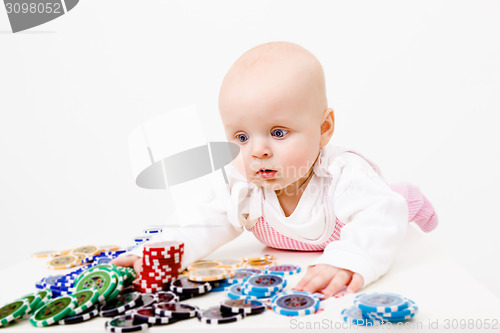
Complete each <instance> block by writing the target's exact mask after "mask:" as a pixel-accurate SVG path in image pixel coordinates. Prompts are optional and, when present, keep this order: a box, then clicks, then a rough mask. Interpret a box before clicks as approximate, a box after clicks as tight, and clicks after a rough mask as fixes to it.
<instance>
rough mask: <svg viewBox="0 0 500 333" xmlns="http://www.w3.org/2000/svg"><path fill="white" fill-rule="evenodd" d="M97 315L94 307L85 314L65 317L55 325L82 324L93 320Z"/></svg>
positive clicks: (96, 309) (97, 310) (97, 309)
mask: <svg viewBox="0 0 500 333" xmlns="http://www.w3.org/2000/svg"><path fill="white" fill-rule="evenodd" d="M98 315H99V308H98V307H97V305H94V306H93V307H91V308H89V309H87V310H86V311H85V312H82V313H80V314H78V315H75V316H71V317H66V318H64V319H61V320H59V321H58V322H57V323H58V324H59V325H71V324H79V323H83V322H84V321H87V320H90V319H92V318H95V317H97V316H98Z"/></svg>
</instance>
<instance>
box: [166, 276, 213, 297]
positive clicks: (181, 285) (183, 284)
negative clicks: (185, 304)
mask: <svg viewBox="0 0 500 333" xmlns="http://www.w3.org/2000/svg"><path fill="white" fill-rule="evenodd" d="M211 289H212V286H211V285H210V283H208V282H193V281H189V280H188V278H187V277H185V276H182V277H180V278H178V279H177V280H175V281H174V282H172V283H171V284H170V291H173V292H174V293H176V294H178V295H183V294H188V295H191V296H193V295H202V294H205V293H208V292H209V291H210V290H211Z"/></svg>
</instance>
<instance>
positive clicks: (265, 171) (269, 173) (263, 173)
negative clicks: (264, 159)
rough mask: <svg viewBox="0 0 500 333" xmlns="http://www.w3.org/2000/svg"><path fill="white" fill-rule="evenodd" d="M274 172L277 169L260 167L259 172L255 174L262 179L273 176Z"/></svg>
mask: <svg viewBox="0 0 500 333" xmlns="http://www.w3.org/2000/svg"><path fill="white" fill-rule="evenodd" d="M276 172H278V171H276V170H270V169H261V170H259V172H257V174H258V175H259V176H261V177H262V178H264V179H270V178H273V177H274V175H275V174H276Z"/></svg>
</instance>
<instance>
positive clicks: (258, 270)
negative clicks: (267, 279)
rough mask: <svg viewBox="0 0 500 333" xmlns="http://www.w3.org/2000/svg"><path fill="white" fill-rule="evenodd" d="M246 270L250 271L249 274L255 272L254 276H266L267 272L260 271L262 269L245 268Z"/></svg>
mask: <svg viewBox="0 0 500 333" xmlns="http://www.w3.org/2000/svg"><path fill="white" fill-rule="evenodd" d="M244 269H245V270H247V271H249V272H253V273H254V274H264V273H265V272H266V271H265V270H263V269H260V268H248V267H246V268H244Z"/></svg>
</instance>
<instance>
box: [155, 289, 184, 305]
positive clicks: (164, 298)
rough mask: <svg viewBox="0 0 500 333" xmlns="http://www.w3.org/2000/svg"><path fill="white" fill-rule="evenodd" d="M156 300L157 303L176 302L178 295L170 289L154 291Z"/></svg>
mask: <svg viewBox="0 0 500 333" xmlns="http://www.w3.org/2000/svg"><path fill="white" fill-rule="evenodd" d="M155 296H156V300H157V302H158V303H177V302H179V296H177V295H176V294H174V293H173V292H170V291H159V292H158V293H156V295H155Z"/></svg>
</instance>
